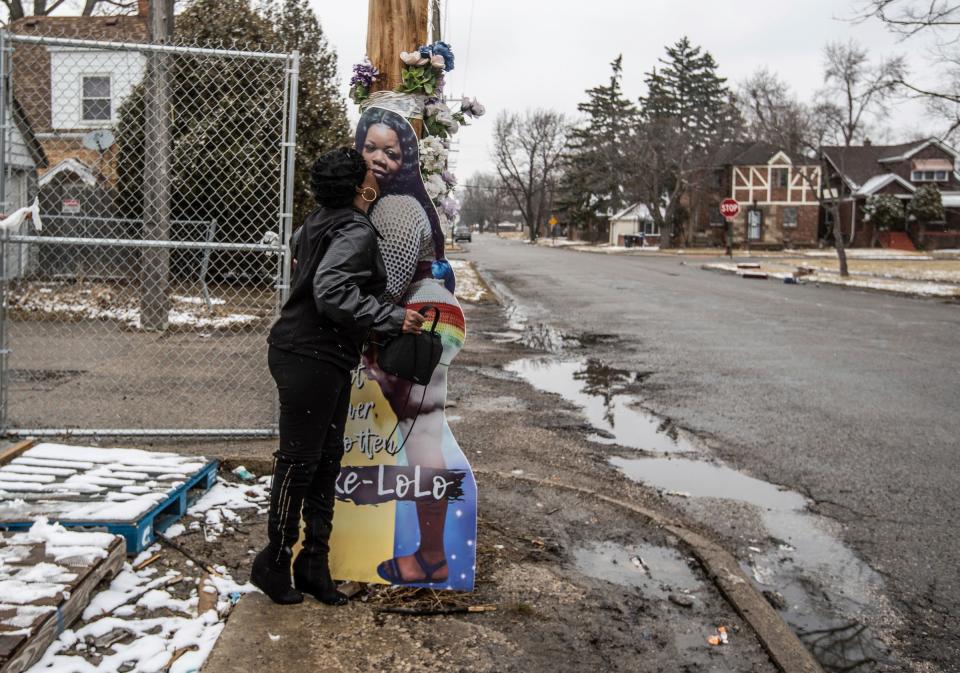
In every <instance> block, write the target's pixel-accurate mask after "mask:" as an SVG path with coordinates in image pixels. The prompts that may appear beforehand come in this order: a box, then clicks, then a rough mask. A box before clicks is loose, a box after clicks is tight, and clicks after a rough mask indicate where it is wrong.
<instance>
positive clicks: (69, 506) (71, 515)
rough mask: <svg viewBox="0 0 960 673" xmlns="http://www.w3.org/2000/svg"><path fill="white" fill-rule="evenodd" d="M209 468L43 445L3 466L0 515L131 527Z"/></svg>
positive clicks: (132, 453)
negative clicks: (42, 516)
mask: <svg viewBox="0 0 960 673" xmlns="http://www.w3.org/2000/svg"><path fill="white" fill-rule="evenodd" d="M206 464H207V459H206V458H203V457H202V456H181V455H178V454H175V453H159V452H153V451H143V450H140V449H102V448H95V447H86V446H73V445H68V444H56V443H51V442H44V443H41V444H37V445H36V446H33V447H31V448H29V449H28V450H27V451H25V452H24V453H22V454H21V455H19V456H17V457H16V458H14V459H13V460H12V461H11V462H10V463H8V464H6V465H3V466H0V515H2V516H4V517H5V518H7V520H10V517H15V518H22V516H23V512H27V516H30V513H31V512H32V513H33V514H48V515H49V516H51V517H59V518H62V519H64V520H74V521H84V520H86V521H91V520H99V521H110V520H114V521H130V520H133V519H136V518H137V517H139V516H141V515H142V514H143V513H145V512H147V511H149V510H150V509H152V508H153V507H154V506H156V505H157V504H158V503H160V502H163V501H164V500H166V499H167V497H169V495H170V494H171V493H172V492H173V491H174V490H175V489H176V488H178V487H179V486H180V485H181V484H183V482H185V481H186V480H187V479H188V478H189V477H190V476H191V475H193V474H195V473H196V472H198V471H199V470H201V469H203V467H204V466H205V465H206ZM24 501H27V502H24Z"/></svg>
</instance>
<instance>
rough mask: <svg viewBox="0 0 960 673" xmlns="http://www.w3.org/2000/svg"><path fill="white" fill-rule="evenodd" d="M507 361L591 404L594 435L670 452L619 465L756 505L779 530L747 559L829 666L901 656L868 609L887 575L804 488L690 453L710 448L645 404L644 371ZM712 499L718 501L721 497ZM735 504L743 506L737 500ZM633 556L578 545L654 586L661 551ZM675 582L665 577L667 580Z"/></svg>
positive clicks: (857, 665)
mask: <svg viewBox="0 0 960 673" xmlns="http://www.w3.org/2000/svg"><path fill="white" fill-rule="evenodd" d="M505 369H506V371H508V372H512V373H514V374H516V375H518V376H520V377H521V378H523V379H524V380H525V381H527V382H528V383H530V384H531V385H533V386H535V387H536V388H538V389H540V390H544V391H546V392H551V393H556V394H558V395H561V396H562V397H563V398H564V399H566V400H568V401H570V402H572V403H574V404H576V405H578V406H579V407H581V408H582V409H583V412H584V414H585V415H586V416H587V419H588V420H589V422H590V424H591V425H592V426H593V427H595V428H596V429H597V431H598V433H597V434H596V435H594V436H592V437H591V439H593V440H594V441H597V442H600V443H604V444H617V445H620V446H624V447H628V448H634V449H640V450H644V451H647V452H651V453H656V454H660V455H662V456H665V457H659V458H613V459H612V463H613V465H615V466H616V467H618V468H619V469H621V470H622V471H623V472H624V473H625V474H626V475H627V476H628V477H630V478H631V479H633V480H635V481H638V482H642V483H644V484H646V485H648V486H652V487H654V488H656V489H659V490H661V491H663V492H664V493H665V494H667V495H671V496H684V497H683V498H678V499H677V502H679V503H680V504H683V503H684V502H690V503H691V506H692V505H693V503H695V502H697V499H707V498H710V499H716V500H721V501H722V500H727V501H733V502H736V503H746V504H748V505H752V506H753V507H754V508H755V509H756V511H757V512H758V513H759V517H760V520H761V521H762V523H763V525H764V527H765V528H766V532H767V534H768V536H769V539H768V540H766V541H763V542H758V543H757V546H755V547H750V548H749V550H750V553H749V558H748V559H747V560H746V561H743V562H742V566H743V569H744V571H745V572H746V573H747V574H748V575H750V576H751V577H752V578H753V580H754V582H755V585H756V586H757V588H758V589H760V590H761V591H763V592H764V593H765V594H766V595H768V597H769V598H771V599H772V600H771V602H772V603H775V604H778V605H777V607H778V608H779V609H780V610H781V614H783V616H784V618H785V619H786V621H787V622H788V623H789V624H790V626H791V627H792V628H793V629H794V630H795V632H796V633H797V634H798V635H799V636H800V638H801V640H803V642H804V643H805V644H806V645H807V647H808V648H809V649H810V650H811V651H812V652H813V653H814V654H815V655H816V657H817V659H818V660H819V661H820V663H821V664H822V665H823V667H824V668H825V670H827V671H829V672H830V673H834V672H840V671H857V672H860V673H863V672H867V671H873V670H876V668H877V665H878V664H880V663H881V662H883V663H885V664H888V665H889V664H890V663H891V654H890V652H889V650H888V648H887V647H886V646H885V645H884V644H883V643H882V642H881V641H880V640H879V639H878V638H877V637H876V636H875V634H874V633H873V632H872V631H871V630H870V629H869V628H868V627H867V626H866V625H865V624H866V622H867V617H868V616H870V615H876V614H880V611H883V612H886V609H885V604H884V602H883V601H884V599H883V597H882V593H881V590H882V579H881V578H880V576H879V575H878V574H877V573H876V572H875V571H874V570H872V569H871V568H870V567H869V566H867V565H866V564H865V563H863V562H862V561H861V560H860V559H858V558H857V557H856V556H855V555H854V554H853V552H851V551H850V550H849V549H848V548H847V547H846V546H844V545H843V543H842V542H841V541H840V539H839V536H840V533H839V531H838V530H836V525H835V524H833V522H832V521H830V520H829V519H824V518H822V517H818V516H815V515H813V514H811V513H810V512H809V511H808V510H807V500H806V498H805V497H804V496H802V495H801V494H799V493H797V492H794V491H790V490H786V489H783V488H780V487H778V486H776V485H774V484H771V483H769V482H766V481H763V480H761V479H756V478H753V477H750V476H747V475H745V474H742V473H740V472H737V471H736V470H733V469H731V468H729V467H726V466H723V465H718V464H714V463H709V462H705V461H703V460H696V459H693V458H687V457H682V456H684V455H691V454H700V453H701V450H700V449H699V448H698V446H697V444H696V443H695V441H694V440H693V438H691V437H689V436H686V435H685V434H684V433H683V432H682V431H679V430H678V429H677V428H676V427H675V426H674V425H673V424H672V423H671V422H669V421H668V420H665V419H662V418H660V417H658V416H656V415H655V414H652V413H650V412H647V411H645V410H643V409H641V408H638V407H636V406H635V400H634V399H633V398H632V397H631V396H630V395H628V394H627V393H626V391H625V388H626V386H627V385H628V384H630V383H632V382H634V381H636V380H638V379H637V375H636V374H632V373H630V372H626V371H623V370H619V369H615V368H611V367H608V366H605V365H604V364H603V363H601V362H599V361H597V360H591V359H574V360H558V359H556V358H530V359H523V360H518V361H516V362H513V363H511V364H509V365H507V367H506V368H505ZM641 376H642V375H641ZM641 380H642V379H641ZM705 503H706V506H708V507H714V504H713V501H712V500H711V501H705ZM715 507H716V511H717V516H718V517H722V516H724V507H723V504H722V503H718V504H716V506H715ZM730 509H731V511H733V512H734V513H733V514H732V515H733V516H736V513H735V510H736V508H735V507H731V508H730ZM668 551H669V550H668ZM647 554H648V556H649V557H650V558H651V559H656V556H655V554H651V553H650V552H649V551H648V552H647ZM632 556H639V557H643V558H644V561H646V560H647V557H644V556H643V552H642V551H631V550H630V549H628V548H624V547H620V546H617V545H610V544H604V545H599V546H597V547H595V548H592V549H582V550H579V551H578V552H576V553H575V557H576V560H577V564H578V567H580V568H581V570H583V572H584V573H585V574H588V575H591V576H594V577H598V578H600V579H605V580H608V581H611V582H617V583H621V584H630V585H636V586H641V587H643V588H644V589H645V590H651V591H652V590H654V589H652V588H651V587H652V586H654V585H655V584H656V582H651V580H652V579H655V578H656V574H655V572H654V570H653V568H654V565H653V564H656V563H657V561H656V560H654V561H653V564H651V565H650V571H649V573H644V572H640V570H639V569H638V568H637V567H636V566H635V565H634V564H633V563H632V561H631V557H632ZM678 558H679V557H677V558H670V559H667V560H669V563H665V565H664V567H662V568H661V570H660V571H659V572H661V573H662V572H665V570H664V568H665V567H666V566H669V567H672V568H677V567H683V566H684V565H685V564H684V563H682V562H681V563H677V560H678ZM680 560H681V561H682V559H680ZM687 570H689V568H687ZM670 585H671V582H670V581H665V584H664V586H670ZM679 586H681V587H682V584H680V585H679ZM661 593H662V592H661Z"/></svg>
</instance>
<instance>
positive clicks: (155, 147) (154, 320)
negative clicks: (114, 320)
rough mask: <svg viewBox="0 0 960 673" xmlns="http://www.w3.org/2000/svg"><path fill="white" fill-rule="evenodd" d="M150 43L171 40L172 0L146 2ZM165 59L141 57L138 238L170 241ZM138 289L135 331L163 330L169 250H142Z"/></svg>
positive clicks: (167, 309)
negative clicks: (140, 222) (140, 216)
mask: <svg viewBox="0 0 960 673" xmlns="http://www.w3.org/2000/svg"><path fill="white" fill-rule="evenodd" d="M149 28H150V42H152V43H153V44H167V43H169V42H170V39H171V38H172V36H173V0H151V2H150V22H149ZM171 58H173V57H172V56H171V55H170V54H162V53H158V52H150V53H149V54H148V56H147V83H146V84H147V85H146V91H145V94H146V95H145V100H144V102H145V108H146V110H145V113H146V118H145V119H144V143H143V149H144V159H145V160H144V168H143V238H144V240H151V241H167V240H170V172H171V168H172V166H171V159H170V156H171V151H172V148H171V137H170V73H169V70H170V60H171ZM141 259H142V268H141V287H140V326H141V327H142V328H143V329H145V330H155V331H162V330H165V329H166V328H167V320H168V318H169V314H170V250H169V249H168V248H144V250H143V255H142V258H141Z"/></svg>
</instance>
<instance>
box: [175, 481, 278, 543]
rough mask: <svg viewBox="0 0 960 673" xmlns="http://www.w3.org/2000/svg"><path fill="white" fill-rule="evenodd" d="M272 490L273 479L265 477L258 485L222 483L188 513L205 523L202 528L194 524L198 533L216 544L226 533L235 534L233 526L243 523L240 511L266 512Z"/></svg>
mask: <svg viewBox="0 0 960 673" xmlns="http://www.w3.org/2000/svg"><path fill="white" fill-rule="evenodd" d="M269 489H270V477H261V478H260V480H259V481H258V482H257V483H255V484H238V483H233V482H227V481H223V480H218V481H217V483H216V484H215V485H214V487H213V488H211V489H210V490H209V491H207V492H206V493H205V494H204V495H203V497H201V498H200V499H199V500H198V501H197V502H196V504H194V505H193V506H192V507H190V508H189V509H188V510H187V514H190V515H192V516H195V517H198V518H202V519H203V521H204V524H203V525H202V526H201V525H200V523H199V521H194V522H193V523H194V524H196V526H193V524H191V526H193V528H194V530H195V529H197V528H202V529H203V534H204V537H205V539H206V541H207V542H213V541H214V540H216V539H217V537H219V536H220V535H222V534H223V533H224V531H226V532H233V527H232V526H231V525H230V524H231V523H236V522H238V521H239V520H240V517H239V515H238V514H237V510H238V509H248V508H255V509H256V510H257V513H258V514H262V513H265V512H266V510H267V507H268V505H269V504H270V492H269ZM174 532H176V531H174ZM181 532H182V531H181Z"/></svg>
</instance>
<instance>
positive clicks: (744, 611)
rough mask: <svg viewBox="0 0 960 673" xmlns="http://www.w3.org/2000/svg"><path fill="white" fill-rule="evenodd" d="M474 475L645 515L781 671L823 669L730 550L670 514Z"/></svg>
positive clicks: (550, 484)
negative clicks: (673, 539) (675, 542)
mask: <svg viewBox="0 0 960 673" xmlns="http://www.w3.org/2000/svg"><path fill="white" fill-rule="evenodd" d="M474 474H476V475H480V476H488V477H494V478H497V479H502V480H505V481H520V482H525V483H528V484H533V485H535V486H543V487H546V488H557V489H561V490H564V491H569V492H572V493H578V494H580V495H582V496H586V497H590V498H594V499H596V500H599V501H601V502H604V503H607V504H609V505H612V506H614V507H619V508H620V509H625V510H628V511H630V512H632V513H634V514H637V515H639V516H642V517H644V518H645V519H647V521H649V522H650V523H652V524H655V525H658V526H662V527H663V528H664V529H665V530H668V531H669V532H671V533H672V534H674V535H676V536H677V537H678V538H679V539H680V540H681V541H682V542H683V543H684V544H685V545H686V546H687V547H688V548H689V549H690V552H691V553H692V554H693V555H694V556H695V557H696V559H697V560H698V561H700V563H701V565H703V567H704V569H705V570H706V572H707V575H708V576H709V577H710V579H711V580H712V581H713V582H714V584H716V586H717V588H719V589H720V592H721V593H722V594H723V595H724V597H725V598H726V599H727V601H729V603H730V605H732V606H733V609H734V610H736V612H737V614H739V615H740V616H741V617H742V618H743V619H744V621H746V622H747V623H748V624H749V625H750V628H752V629H753V631H754V633H756V634H757V638H758V639H759V640H760V643H761V645H762V646H763V648H764V650H766V652H767V654H769V655H770V659H771V660H772V661H773V663H774V664H775V665H776V666H777V668H779V669H780V670H781V671H783V673H824V671H823V668H821V666H820V664H819V663H818V662H817V660H816V659H814V657H813V655H812V654H811V653H810V652H809V651H808V650H807V648H806V647H804V645H803V643H801V642H800V639H799V638H798V637H797V635H796V634H795V633H794V632H793V631H792V630H791V629H790V627H789V626H788V625H787V623H786V622H785V621H784V620H783V618H782V617H781V616H780V615H779V614H778V613H777V611H776V610H774V609H773V607H772V606H771V605H770V604H769V603H768V602H767V600H766V599H765V598H764V597H763V596H762V595H761V594H760V592H758V591H757V590H756V589H754V587H753V585H752V584H751V583H750V580H749V579H748V578H747V576H746V575H744V574H743V571H742V570H741V569H740V565H739V564H738V563H737V560H736V559H735V558H734V557H733V555H732V554H730V553H729V552H728V551H726V550H725V549H723V548H722V547H720V546H719V545H717V544H716V543H714V542H711V541H710V540H708V539H707V538H705V537H703V536H702V535H700V534H698V533H695V532H694V531H692V530H689V529H688V528H686V527H685V526H683V525H681V524H678V523H676V522H675V521H672V520H671V519H668V518H667V517H665V516H663V515H662V514H660V513H659V512H655V511H653V510H651V509H647V508H646V507H640V506H639V505H633V504H630V503H627V502H622V501H620V500H616V499H614V498H611V497H609V496H606V495H603V494H602V493H598V492H596V491H593V490H591V489H588V488H583V487H581V486H573V485H571V484H565V483H563V482H558V481H550V480H547V479H538V478H536V477H527V476H523V475H514V474H507V473H504V472H497V471H493V470H484V469H476V468H474Z"/></svg>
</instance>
